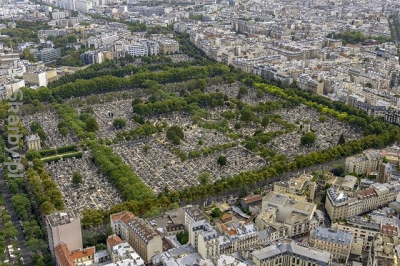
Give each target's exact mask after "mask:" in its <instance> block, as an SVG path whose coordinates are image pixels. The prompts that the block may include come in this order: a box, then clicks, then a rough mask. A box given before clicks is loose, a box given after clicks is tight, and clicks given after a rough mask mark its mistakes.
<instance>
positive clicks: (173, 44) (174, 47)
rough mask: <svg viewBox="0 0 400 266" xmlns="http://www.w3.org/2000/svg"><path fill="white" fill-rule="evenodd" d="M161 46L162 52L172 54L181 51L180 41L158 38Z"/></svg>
mask: <svg viewBox="0 0 400 266" xmlns="http://www.w3.org/2000/svg"><path fill="white" fill-rule="evenodd" d="M157 42H158V45H159V46H160V53H162V54H172V53H177V52H179V43H178V42H177V41H175V40H172V39H162V40H157Z"/></svg>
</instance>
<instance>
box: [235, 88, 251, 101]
mask: <svg viewBox="0 0 400 266" xmlns="http://www.w3.org/2000/svg"><path fill="white" fill-rule="evenodd" d="M248 93H249V89H247V87H244V86H241V87H240V88H239V91H238V94H237V98H238V99H241V98H242V97H243V96H244V95H246V94H248Z"/></svg>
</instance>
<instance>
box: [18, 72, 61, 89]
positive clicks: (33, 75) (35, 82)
mask: <svg viewBox="0 0 400 266" xmlns="http://www.w3.org/2000/svg"><path fill="white" fill-rule="evenodd" d="M22 77H23V79H24V81H25V83H26V84H27V85H29V86H38V87H47V85H48V84H49V83H50V82H52V81H55V80H57V79H58V76H57V70H56V69H51V68H48V69H36V70H34V71H32V72H25V73H24V74H23V76H22Z"/></svg>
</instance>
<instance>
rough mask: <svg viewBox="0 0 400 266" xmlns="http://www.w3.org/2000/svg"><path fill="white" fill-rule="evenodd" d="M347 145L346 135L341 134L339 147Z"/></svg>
mask: <svg viewBox="0 0 400 266" xmlns="http://www.w3.org/2000/svg"><path fill="white" fill-rule="evenodd" d="M345 143H346V140H345V138H344V135H343V133H342V134H340V137H339V141H338V145H344V144H345Z"/></svg>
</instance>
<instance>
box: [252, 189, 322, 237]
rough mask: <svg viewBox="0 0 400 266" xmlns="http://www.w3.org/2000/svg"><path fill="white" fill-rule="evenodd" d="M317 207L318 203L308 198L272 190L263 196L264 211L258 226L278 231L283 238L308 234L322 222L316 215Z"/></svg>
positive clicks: (257, 221) (258, 217)
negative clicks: (309, 200) (292, 196)
mask: <svg viewBox="0 0 400 266" xmlns="http://www.w3.org/2000/svg"><path fill="white" fill-rule="evenodd" d="M316 208H317V205H316V204H313V203H309V202H307V201H306V200H299V199H293V198H290V195H284V194H280V193H276V192H273V191H271V192H269V193H268V194H267V195H266V196H265V197H264V198H263V202H262V208H261V210H262V211H261V213H260V214H259V215H258V216H257V218H256V224H257V228H258V230H260V231H261V230H264V229H270V230H272V229H273V230H274V231H278V232H279V237H281V238H282V237H286V236H287V237H299V236H302V235H307V234H308V233H309V232H310V230H312V229H314V228H316V227H317V226H318V225H319V223H320V221H319V220H318V219H317V218H315V217H314V214H315V210H316Z"/></svg>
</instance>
